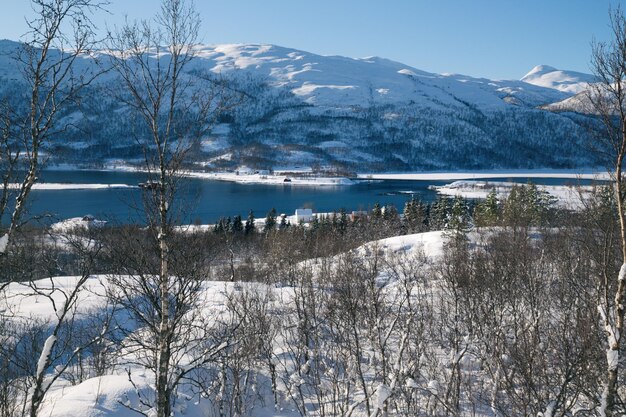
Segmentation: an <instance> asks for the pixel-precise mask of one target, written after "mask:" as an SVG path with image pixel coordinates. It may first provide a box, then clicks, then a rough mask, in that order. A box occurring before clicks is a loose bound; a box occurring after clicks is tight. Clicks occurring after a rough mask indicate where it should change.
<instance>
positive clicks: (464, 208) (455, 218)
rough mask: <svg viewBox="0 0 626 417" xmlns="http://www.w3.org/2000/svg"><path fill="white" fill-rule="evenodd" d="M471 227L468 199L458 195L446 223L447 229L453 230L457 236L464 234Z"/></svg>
mask: <svg viewBox="0 0 626 417" xmlns="http://www.w3.org/2000/svg"><path fill="white" fill-rule="evenodd" d="M470 227H471V224H470V215H469V206H468V204H467V200H465V199H464V198H463V197H461V196H456V197H454V201H453V203H452V207H451V209H450V218H449V221H448V224H447V225H446V230H449V231H452V232H453V233H454V234H455V235H457V236H463V235H465V234H466V233H467V232H468V231H469V229H470Z"/></svg>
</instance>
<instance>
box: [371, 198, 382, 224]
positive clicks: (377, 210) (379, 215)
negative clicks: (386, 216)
mask: <svg viewBox="0 0 626 417" xmlns="http://www.w3.org/2000/svg"><path fill="white" fill-rule="evenodd" d="M382 216H383V211H382V209H381V207H380V203H378V202H376V204H374V208H373V209H372V217H374V219H375V220H376V219H380V218H382Z"/></svg>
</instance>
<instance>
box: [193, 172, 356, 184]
mask: <svg viewBox="0 0 626 417" xmlns="http://www.w3.org/2000/svg"><path fill="white" fill-rule="evenodd" d="M183 175H185V176H186V177H190V178H200V179H206V180H215V181H230V182H237V183H240V184H273V185H306V186H329V185H330V186H344V185H353V184H355V182H354V181H352V180H350V179H348V178H344V177H289V176H286V175H271V174H240V175H237V173H235V172H215V173H205V172H192V171H187V172H185V173H184V174H183Z"/></svg>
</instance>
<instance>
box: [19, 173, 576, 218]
mask: <svg viewBox="0 0 626 417" xmlns="http://www.w3.org/2000/svg"><path fill="white" fill-rule="evenodd" d="M145 180H146V175H145V174H143V173H135V172H109V171H45V172H43V173H42V175H41V181H40V182H41V183H44V184H45V183H74V184H128V185H131V186H133V187H132V188H106V189H95V190H94V189H83V190H80V189H79V190H35V191H33V193H32V197H33V198H32V201H31V203H30V213H31V214H32V215H37V216H40V215H46V218H47V219H49V220H48V221H56V220H59V219H65V218H70V217H77V216H84V215H86V214H91V215H94V216H96V217H98V218H102V219H108V220H110V221H114V222H119V223H130V222H142V221H143V220H142V219H143V214H142V213H143V211H142V210H143V202H142V201H143V197H142V195H143V194H144V193H146V192H150V191H145V190H142V189H141V188H139V187H137V185H138V184H139V183H140V182H143V181H145ZM489 180H490V181H516V182H520V183H526V182H528V181H529V180H532V181H533V182H534V183H536V184H551V185H560V184H570V183H576V182H577V180H572V179H557V178H515V179H508V178H506V177H500V178H492V179H489ZM450 182H451V181H449V180H446V181H432V180H428V181H408V180H382V181H363V182H358V183H357V184H355V185H352V186H336V187H335V186H294V185H288V184H285V185H282V184H281V185H271V184H239V183H233V182H225V181H212V180H211V181H209V180H202V179H184V180H182V182H181V184H180V187H179V194H178V200H177V201H179V203H178V204H177V207H176V208H177V210H176V212H178V213H180V217H179V221H180V222H181V223H194V222H201V223H214V222H215V221H216V220H217V219H219V218H220V217H226V216H235V215H237V214H239V215H241V216H242V217H244V218H245V217H246V216H247V214H248V211H249V210H253V211H254V214H255V216H256V217H257V218H261V217H265V215H266V214H267V212H268V211H269V210H271V209H272V208H273V207H274V208H276V210H277V212H278V213H286V214H293V213H294V211H295V209H296V208H301V207H312V208H313V209H314V211H315V212H331V211H338V210H339V209H340V208H345V209H346V210H348V211H352V210H367V209H371V208H372V207H373V206H374V204H375V203H376V202H378V203H380V204H381V205H386V204H393V205H395V206H396V207H397V208H398V210H400V211H401V210H402V208H403V206H404V203H405V202H406V201H407V200H408V199H410V198H411V194H414V195H415V197H416V198H419V199H421V200H423V201H427V202H429V201H433V200H434V199H435V198H436V197H437V194H436V193H435V192H434V191H433V190H430V189H429V188H428V187H429V186H431V185H444V184H447V183H450ZM586 183H588V182H586Z"/></svg>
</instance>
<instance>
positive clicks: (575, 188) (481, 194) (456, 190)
mask: <svg viewBox="0 0 626 417" xmlns="http://www.w3.org/2000/svg"><path fill="white" fill-rule="evenodd" d="M520 185H523V184H519V183H515V182H498V181H455V182H453V183H450V184H446V185H443V186H439V187H438V186H433V187H431V188H432V189H433V190H435V191H437V193H439V194H442V195H449V196H460V197H464V198H486V197H487V195H488V194H489V193H490V192H491V191H492V190H495V191H496V194H497V195H498V197H499V198H506V197H507V196H508V195H509V194H510V192H511V189H512V188H513V187H514V186H520ZM536 187H537V189H538V190H539V191H543V192H546V193H548V194H550V195H551V196H552V197H554V198H555V199H556V204H557V205H558V206H560V207H563V208H568V209H572V210H576V209H580V208H582V206H583V202H584V200H585V199H587V198H589V197H590V196H591V194H592V193H593V190H594V188H595V187H594V186H591V185H571V186H570V185H536Z"/></svg>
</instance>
